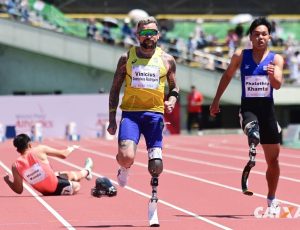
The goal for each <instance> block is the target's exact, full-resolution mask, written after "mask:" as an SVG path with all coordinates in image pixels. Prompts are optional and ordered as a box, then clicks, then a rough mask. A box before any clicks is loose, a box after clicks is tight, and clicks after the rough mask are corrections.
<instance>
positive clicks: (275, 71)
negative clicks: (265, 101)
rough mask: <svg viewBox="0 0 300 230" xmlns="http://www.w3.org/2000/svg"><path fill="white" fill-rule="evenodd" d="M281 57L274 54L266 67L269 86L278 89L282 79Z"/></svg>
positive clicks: (282, 61)
mask: <svg viewBox="0 0 300 230" xmlns="http://www.w3.org/2000/svg"><path fill="white" fill-rule="evenodd" d="M283 63H284V60H283V57H282V56H281V55H279V54H275V57H274V61H273V62H272V63H270V64H269V65H268V67H267V72H268V75H269V79H270V83H271V86H272V87H273V88H274V89H280V87H281V84H282V81H283V74H282V72H283Z"/></svg>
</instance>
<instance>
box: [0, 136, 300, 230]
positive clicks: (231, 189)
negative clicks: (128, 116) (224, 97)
mask: <svg viewBox="0 0 300 230" xmlns="http://www.w3.org/2000/svg"><path fill="white" fill-rule="evenodd" d="M43 144H47V145H50V146H53V147H57V148H62V147H66V146H68V145H70V144H74V143H70V142H67V141H65V140H62V139H47V140H45V141H44V142H43ZM76 144H78V145H80V149H79V150H76V151H75V152H73V153H72V154H71V155H70V157H69V158H68V159H66V160H57V159H51V163H52V166H53V168H54V169H55V170H57V171H59V170H69V169H70V170H71V169H80V168H81V167H82V166H83V163H84V160H85V158H86V157H92V158H93V160H94V165H95V167H94V172H93V175H94V177H93V180H92V181H85V180H84V181H82V189H81V191H80V193H79V194H77V195H75V196H57V197H44V196H41V195H40V194H38V193H36V192H34V191H33V190H31V189H30V187H26V189H25V191H24V193H23V194H22V195H17V194H14V193H13V192H12V191H11V190H10V189H9V187H8V186H7V185H6V184H5V182H4V181H3V179H2V180H1V182H0V187H1V190H0V199H1V209H0V216H1V218H0V220H1V221H0V229H9V230H16V229H20V228H25V229H45V230H48V229H64V228H67V229H116V230H117V229H148V228H149V227H148V220H147V206H148V201H149V198H150V194H151V186H150V175H149V173H148V169H147V161H148V159H147V153H146V151H145V143H144V141H143V140H142V141H141V143H140V145H139V146H138V151H137V156H136V161H135V164H134V165H133V166H132V168H131V170H130V177H129V184H128V186H127V187H125V188H120V187H118V186H117V185H116V187H117V189H118V195H117V196H116V197H112V198H108V197H102V198H94V197H92V196H91V195H90V190H91V188H92V187H93V186H94V183H95V179H96V178H97V177H100V176H106V177H108V178H110V179H111V181H112V182H113V183H115V184H116V182H115V180H116V176H115V175H116V171H117V169H118V165H117V163H116V161H115V154H116V151H117V141H115V140H114V141H109V140H104V139H83V140H81V141H80V142H78V143H77V142H76ZM0 154H1V161H0V166H1V167H0V168H1V170H2V171H1V175H2V176H4V175H5V171H10V167H11V163H12V162H13V161H14V159H15V158H16V157H17V156H18V154H17V153H16V152H15V149H14V147H13V145H12V142H11V140H9V141H6V142H4V143H1V144H0ZM163 158H164V172H163V174H162V175H161V176H160V179H159V186H158V198H159V209H158V212H159V219H160V225H161V226H160V229H168V230H169V229H172V230H177V229H180V230H182V229H205V230H206V229H251V230H252V229H272V230H274V229H289V230H291V229H298V228H299V226H300V208H299V209H298V207H300V196H299V183H300V151H299V150H293V149H288V148H282V150H281V155H280V166H281V177H280V181H279V187H278V191H277V198H278V199H279V200H280V202H281V213H280V216H279V217H278V218H271V217H269V216H263V214H264V212H265V210H266V197H265V195H266V192H267V184H266V180H265V170H266V164H265V161H264V156H263V153H262V150H261V148H260V147H258V155H257V164H256V166H255V167H254V168H253V169H252V171H251V174H250V183H249V187H250V189H251V190H253V191H254V195H253V196H252V197H249V196H245V195H243V194H242V192H241V189H240V179H241V173H242V170H243V167H244V165H245V164H246V163H247V161H248V148H247V140H246V138H245V136H243V135H207V136H166V137H165V138H164V150H163ZM257 210H258V212H257V215H254V213H255V211H257ZM258 217H264V218H258Z"/></svg>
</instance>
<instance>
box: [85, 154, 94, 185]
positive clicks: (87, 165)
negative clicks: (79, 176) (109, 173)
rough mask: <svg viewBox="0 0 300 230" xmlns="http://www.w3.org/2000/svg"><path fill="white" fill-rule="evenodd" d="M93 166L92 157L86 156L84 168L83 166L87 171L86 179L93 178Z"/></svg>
mask: <svg viewBox="0 0 300 230" xmlns="http://www.w3.org/2000/svg"><path fill="white" fill-rule="evenodd" d="M93 166H94V163H93V160H92V158H90V157H88V158H86V160H85V165H84V168H85V170H87V171H88V174H87V175H86V177H85V178H86V179H87V180H91V179H92V178H93V175H92V169H93Z"/></svg>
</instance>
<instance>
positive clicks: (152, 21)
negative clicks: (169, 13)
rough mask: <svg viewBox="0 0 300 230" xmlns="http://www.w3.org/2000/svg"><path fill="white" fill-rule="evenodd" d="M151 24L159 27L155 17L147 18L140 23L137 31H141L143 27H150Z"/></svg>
mask: <svg viewBox="0 0 300 230" xmlns="http://www.w3.org/2000/svg"><path fill="white" fill-rule="evenodd" d="M150 23H154V24H155V25H156V26H157V27H158V23H157V21H156V19H155V18H154V17H152V16H151V17H146V18H143V19H141V20H139V21H138V23H137V29H139V28H140V27H141V26H142V25H148V24H150Z"/></svg>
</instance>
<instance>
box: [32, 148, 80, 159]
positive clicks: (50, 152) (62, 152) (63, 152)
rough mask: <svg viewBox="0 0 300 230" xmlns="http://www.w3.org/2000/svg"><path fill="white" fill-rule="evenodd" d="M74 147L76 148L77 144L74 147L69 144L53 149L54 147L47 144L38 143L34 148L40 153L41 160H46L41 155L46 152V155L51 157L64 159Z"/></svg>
mask: <svg viewBox="0 0 300 230" xmlns="http://www.w3.org/2000/svg"><path fill="white" fill-rule="evenodd" d="M76 148H78V146H76V147H72V146H70V147H68V148H66V149H55V148H52V147H50V146H47V145H39V146H37V147H36V150H37V152H38V153H40V155H39V157H40V158H41V160H45V161H47V159H46V157H45V156H43V154H46V155H47V156H51V157H57V158H61V159H65V158H67V157H68V156H69V155H70V153H72V152H73V151H74V150H75V149H76Z"/></svg>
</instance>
